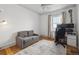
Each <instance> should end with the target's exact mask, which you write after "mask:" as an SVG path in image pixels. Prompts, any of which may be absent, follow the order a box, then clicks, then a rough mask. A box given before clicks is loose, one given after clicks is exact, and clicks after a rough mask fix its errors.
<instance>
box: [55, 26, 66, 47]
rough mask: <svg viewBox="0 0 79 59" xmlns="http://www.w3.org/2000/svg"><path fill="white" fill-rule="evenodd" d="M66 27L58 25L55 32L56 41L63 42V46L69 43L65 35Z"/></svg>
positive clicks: (57, 42)
mask: <svg viewBox="0 0 79 59" xmlns="http://www.w3.org/2000/svg"><path fill="white" fill-rule="evenodd" d="M65 33H66V31H65V28H64V27H62V26H59V27H58V26H57V28H56V32H55V43H56V45H58V44H61V45H62V46H63V47H65V45H67V37H66V36H65Z"/></svg>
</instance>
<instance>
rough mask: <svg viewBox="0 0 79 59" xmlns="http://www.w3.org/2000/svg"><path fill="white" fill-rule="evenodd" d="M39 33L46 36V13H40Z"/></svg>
mask: <svg viewBox="0 0 79 59" xmlns="http://www.w3.org/2000/svg"><path fill="white" fill-rule="evenodd" d="M40 34H41V35H45V36H48V15H47V14H45V15H41V19H40Z"/></svg>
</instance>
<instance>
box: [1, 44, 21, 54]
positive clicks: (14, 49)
mask: <svg viewBox="0 0 79 59" xmlns="http://www.w3.org/2000/svg"><path fill="white" fill-rule="evenodd" d="M20 50H21V49H20V48H19V47H17V46H16V45H15V46H12V47H9V48H6V49H3V50H0V55H13V54H15V53H16V52H18V51H20Z"/></svg>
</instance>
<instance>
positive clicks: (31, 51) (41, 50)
mask: <svg viewBox="0 0 79 59" xmlns="http://www.w3.org/2000/svg"><path fill="white" fill-rule="evenodd" d="M15 55H66V48H64V47H63V46H62V45H57V46H56V45H55V43H54V41H48V40H40V41H39V42H37V43H35V44H33V45H31V46H29V47H27V48H25V49H23V50H21V51H20V52H17V53H16V54H15Z"/></svg>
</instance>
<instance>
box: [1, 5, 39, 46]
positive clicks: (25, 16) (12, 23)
mask: <svg viewBox="0 0 79 59" xmlns="http://www.w3.org/2000/svg"><path fill="white" fill-rule="evenodd" d="M0 10H2V12H0V19H5V20H6V21H7V24H5V25H3V24H0V46H3V44H4V45H5V44H7V43H8V44H9V43H11V42H15V36H16V35H15V34H16V33H17V32H18V31H22V30H34V31H35V33H39V19H40V18H39V17H40V15H38V14H36V13H34V12H32V11H30V10H28V9H25V8H23V7H20V6H18V5H0ZM9 41H11V42H9ZM5 42H6V43H5ZM2 43H3V44H2Z"/></svg>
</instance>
